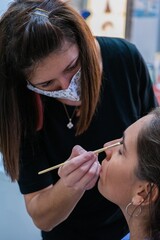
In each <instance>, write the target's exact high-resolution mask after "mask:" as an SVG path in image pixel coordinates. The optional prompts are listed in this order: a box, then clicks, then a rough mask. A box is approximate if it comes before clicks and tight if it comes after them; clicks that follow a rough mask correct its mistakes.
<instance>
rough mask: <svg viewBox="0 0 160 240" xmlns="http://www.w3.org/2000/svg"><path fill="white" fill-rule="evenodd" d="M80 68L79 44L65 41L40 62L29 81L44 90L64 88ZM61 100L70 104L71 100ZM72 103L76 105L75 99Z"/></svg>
mask: <svg viewBox="0 0 160 240" xmlns="http://www.w3.org/2000/svg"><path fill="white" fill-rule="evenodd" d="M79 68H80V62H79V50H78V46H77V45H76V44H71V43H69V42H65V44H64V45H63V48H62V49H61V50H59V51H57V52H54V53H51V54H50V55H49V56H48V57H46V58H45V59H43V60H42V61H40V62H39V63H38V66H37V67H36V68H35V70H34V72H33V74H32V76H31V78H30V79H29V81H30V83H31V84H32V85H34V86H35V87H36V88H39V89H42V90H46V91H57V90H64V89H67V88H68V86H69V83H70V81H71V79H72V77H73V76H74V75H75V73H76V72H77V71H78V70H79ZM61 101H63V103H68V104H70V101H69V100H61ZM71 104H72V105H74V103H73V101H71ZM76 104H77V103H76V102H75V105H76Z"/></svg>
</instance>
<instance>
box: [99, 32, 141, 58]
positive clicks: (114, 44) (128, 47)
mask: <svg viewBox="0 0 160 240" xmlns="http://www.w3.org/2000/svg"><path fill="white" fill-rule="evenodd" d="M96 39H97V41H98V43H99V45H100V48H101V51H105V50H106V51H108V52H112V53H113V52H117V51H118V52H122V53H123V54H124V53H125V52H128V51H130V52H132V51H137V48H136V46H135V45H134V44H133V43H131V42H129V41H128V40H126V39H124V38H116V37H100V36H98V37H96Z"/></svg>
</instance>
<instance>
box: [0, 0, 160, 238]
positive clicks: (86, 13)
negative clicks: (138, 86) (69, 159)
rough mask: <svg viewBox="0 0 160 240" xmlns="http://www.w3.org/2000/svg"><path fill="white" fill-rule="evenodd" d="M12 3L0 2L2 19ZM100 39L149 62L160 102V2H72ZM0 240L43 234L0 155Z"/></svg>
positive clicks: (79, 0) (125, 0) (119, 0)
mask: <svg viewBox="0 0 160 240" xmlns="http://www.w3.org/2000/svg"><path fill="white" fill-rule="evenodd" d="M10 2H11V1H9V0H1V1H0V15H2V14H3V12H4V11H5V10H6V8H7V7H8V5H9V3H10ZM69 4H71V5H72V6H73V7H74V8H75V9H76V10H77V11H78V12H79V13H80V14H81V16H82V17H83V18H84V19H85V21H86V22H87V24H88V25H89V27H90V29H91V31H92V32H93V34H94V35H95V36H96V35H97V36H98V35H99V36H102V35H103V36H111V37H120V38H126V39H127V40H129V41H130V42H132V43H134V44H135V45H136V46H137V48H138V49H139V51H140V52H141V54H142V56H143V58H144V59H145V61H146V63H147V66H148V69H149V72H150V75H151V79H152V83H153V88H154V91H155V94H156V96H157V98H158V100H159V101H160V0H71V1H69ZM0 239H1V240H14V239H15V240H29V239H30V240H33V239H34V240H40V239H41V237H40V232H39V230H38V229H37V228H36V227H35V226H34V224H33V223H32V220H31V218H30V217H29V216H28V214H27V213H26V209H25V206H24V200H23V196H22V195H21V194H20V192H19V188H18V185H17V183H11V181H10V179H9V178H8V177H7V176H6V174H5V172H4V169H3V162H2V156H1V155H0Z"/></svg>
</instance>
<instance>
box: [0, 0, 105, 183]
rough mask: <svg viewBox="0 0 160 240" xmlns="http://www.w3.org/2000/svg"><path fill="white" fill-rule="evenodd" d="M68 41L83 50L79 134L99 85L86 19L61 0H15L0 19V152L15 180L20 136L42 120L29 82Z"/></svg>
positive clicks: (88, 119)
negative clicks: (43, 62)
mask: <svg viewBox="0 0 160 240" xmlns="http://www.w3.org/2000/svg"><path fill="white" fill-rule="evenodd" d="M36 8H40V9H42V10H45V11H46V12H45V14H44V16H42V15H38V14H35V13H36ZM64 41H68V42H70V43H73V44H74V43H75V44H77V46H78V48H79V61H80V64H81V71H82V74H81V88H82V90H83V91H82V93H81V101H82V104H81V107H80V112H81V114H80V117H79V120H78V122H77V126H76V127H77V128H76V129H77V134H81V133H83V132H84V131H85V130H86V129H87V128H88V126H89V124H90V122H91V119H92V117H93V114H94V112H95V109H96V106H97V103H98V99H99V91H100V83H101V73H100V67H99V61H98V54H97V49H96V45H95V41H94V37H93V36H92V34H91V32H90V30H89V28H88V26H87V24H86V23H85V21H84V19H83V18H82V17H81V16H80V15H79V14H78V13H77V12H76V11H75V10H74V9H72V8H71V7H70V6H69V5H68V4H67V3H65V2H63V1H61V0H44V1H42V0H15V1H13V2H12V3H11V5H10V6H9V8H8V10H7V11H6V12H5V13H4V15H3V16H2V18H1V20H0V109H1V110H0V150H1V152H2V154H3V159H4V167H5V170H6V172H7V173H8V174H9V175H10V176H11V179H12V180H16V179H18V175H19V151H20V143H21V140H22V137H24V135H25V134H26V133H27V134H33V133H34V132H35V130H36V128H37V122H38V120H39V119H38V116H39V108H38V105H37V101H36V97H35V94H34V93H32V92H31V91H29V90H28V89H27V88H26V80H27V79H29V77H30V76H31V74H32V73H33V71H34V70H35V68H36V66H37V64H38V63H39V61H41V60H42V59H43V58H45V57H47V56H48V55H49V54H50V53H52V52H54V51H58V50H60V49H61V47H62V45H63V44H64ZM84 106H85V107H84Z"/></svg>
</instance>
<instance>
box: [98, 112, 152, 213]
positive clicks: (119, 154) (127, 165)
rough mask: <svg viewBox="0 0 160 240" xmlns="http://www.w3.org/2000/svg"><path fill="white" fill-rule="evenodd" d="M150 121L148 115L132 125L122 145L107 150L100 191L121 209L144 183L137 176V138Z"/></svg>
mask: <svg viewBox="0 0 160 240" xmlns="http://www.w3.org/2000/svg"><path fill="white" fill-rule="evenodd" d="M150 119H151V115H148V116H146V117H143V118H141V119H140V120H138V121H137V122H135V123H134V124H133V125H131V126H130V127H129V128H128V129H127V130H126V131H125V132H124V135H123V138H122V139H121V140H120V141H122V144H121V145H119V146H117V147H114V148H112V149H111V150H106V154H107V157H106V158H105V159H104V160H103V162H102V169H101V172H100V179H99V182H98V189H99V191H100V193H101V194H102V195H103V196H104V197H105V198H107V199H108V200H110V201H111V202H114V203H115V204H117V205H118V206H120V207H121V208H123V207H126V205H127V204H128V203H129V202H131V200H132V197H133V196H134V193H135V191H136V189H137V188H138V187H140V185H141V183H142V181H141V180H139V179H138V178H137V177H136V175H135V169H136V167H137V165H138V162H137V161H138V160H137V137H138V133H139V131H140V129H141V128H142V126H144V124H146V123H147V122H148V121H149V120H150Z"/></svg>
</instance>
